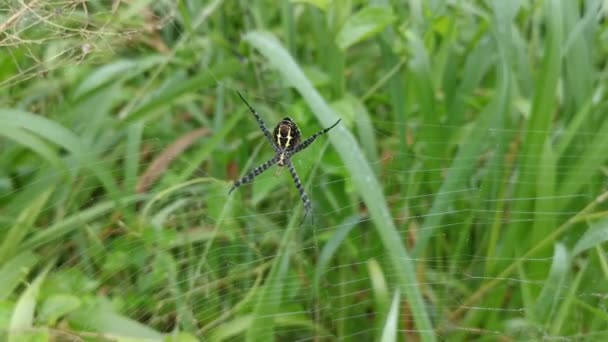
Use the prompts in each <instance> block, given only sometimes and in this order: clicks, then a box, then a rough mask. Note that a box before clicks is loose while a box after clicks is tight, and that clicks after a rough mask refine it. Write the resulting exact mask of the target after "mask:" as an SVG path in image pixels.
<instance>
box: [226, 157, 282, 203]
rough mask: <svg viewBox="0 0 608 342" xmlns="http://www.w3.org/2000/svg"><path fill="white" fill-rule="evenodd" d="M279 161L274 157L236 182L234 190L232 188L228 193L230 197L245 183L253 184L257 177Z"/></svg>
mask: <svg viewBox="0 0 608 342" xmlns="http://www.w3.org/2000/svg"><path fill="white" fill-rule="evenodd" d="M278 161H279V156H274V157H273V158H272V159H270V160H269V161H267V162H265V163H264V164H262V165H260V166H258V167H256V168H255V169H253V170H251V171H249V173H247V174H246V175H245V176H244V177H243V178H241V179H239V180H237V181H236V182H234V185H233V186H232V188H230V191H228V195H230V193H231V192H232V191H233V190H234V189H236V188H238V187H239V186H241V185H243V184H245V183H249V182H251V181H252V180H253V179H254V178H255V177H257V176H259V175H260V174H261V173H262V172H264V171H266V170H268V168H269V167H271V166H272V165H274V164H276V163H277V162H278Z"/></svg>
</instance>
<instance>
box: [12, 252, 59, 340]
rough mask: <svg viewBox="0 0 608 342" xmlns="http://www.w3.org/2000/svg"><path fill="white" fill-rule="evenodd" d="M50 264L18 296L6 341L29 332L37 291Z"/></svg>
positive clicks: (17, 338)
mask: <svg viewBox="0 0 608 342" xmlns="http://www.w3.org/2000/svg"><path fill="white" fill-rule="evenodd" d="M51 265H52V263H49V265H48V266H47V267H46V268H45V269H44V270H43V271H42V272H40V274H38V276H37V277H36V279H34V281H33V282H32V283H31V284H30V285H29V286H28V287H27V289H26V290H25V291H24V292H23V293H22V294H21V296H20V297H19V300H18V301H17V305H16V306H15V310H14V311H13V314H12V316H11V322H10V325H9V335H8V342H18V341H23V335H22V334H23V333H25V332H29V331H30V329H31V328H32V327H33V324H34V312H35V309H36V300H37V298H38V293H39V292H40V286H41V285H42V282H43V281H44V278H46V274H47V273H48V272H49V270H50V269H51Z"/></svg>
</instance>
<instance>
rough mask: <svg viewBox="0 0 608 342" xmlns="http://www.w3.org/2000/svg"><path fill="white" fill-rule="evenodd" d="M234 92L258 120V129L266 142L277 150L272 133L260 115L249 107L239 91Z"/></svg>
mask: <svg viewBox="0 0 608 342" xmlns="http://www.w3.org/2000/svg"><path fill="white" fill-rule="evenodd" d="M236 93H237V94H239V97H240V98H241V100H243V102H245V105H247V107H248V108H249V111H251V113H252V114H253V116H254V117H255V121H257V122H258V125H259V126H260V129H261V130H262V132H263V133H264V135H265V136H266V139H268V142H270V145H271V146H272V147H273V148H274V149H275V151H277V150H278V149H277V146H276V145H275V143H274V140H272V134H270V131H269V130H268V128H266V124H264V121H263V120H262V118H261V117H260V114H258V112H256V111H255V109H253V107H251V106H250V105H249V102H247V100H245V98H244V97H243V95H241V93H240V92H238V91H237V92H236Z"/></svg>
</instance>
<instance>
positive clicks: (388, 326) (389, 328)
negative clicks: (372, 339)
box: [380, 291, 400, 342]
mask: <svg viewBox="0 0 608 342" xmlns="http://www.w3.org/2000/svg"><path fill="white" fill-rule="evenodd" d="M399 301H400V296H399V291H397V292H395V295H394V296H393V302H392V303H391V309H390V310H389V312H388V315H387V316H386V323H385V325H384V330H383V331H382V337H381V338H380V340H381V341H382V342H395V341H397V331H399V329H398V326H399V325H398V323H397V322H398V320H399Z"/></svg>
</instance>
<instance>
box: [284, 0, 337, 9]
mask: <svg viewBox="0 0 608 342" xmlns="http://www.w3.org/2000/svg"><path fill="white" fill-rule="evenodd" d="M291 2H294V3H304V4H311V5H313V6H316V7H318V8H319V9H322V10H324V11H325V10H327V5H329V3H330V0H291Z"/></svg>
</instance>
